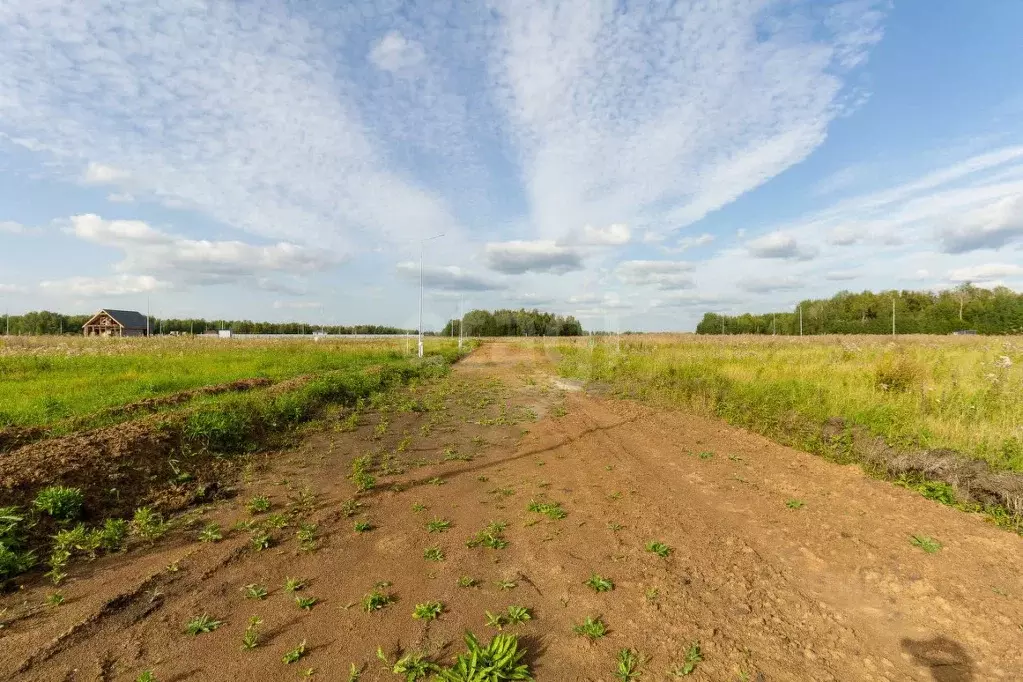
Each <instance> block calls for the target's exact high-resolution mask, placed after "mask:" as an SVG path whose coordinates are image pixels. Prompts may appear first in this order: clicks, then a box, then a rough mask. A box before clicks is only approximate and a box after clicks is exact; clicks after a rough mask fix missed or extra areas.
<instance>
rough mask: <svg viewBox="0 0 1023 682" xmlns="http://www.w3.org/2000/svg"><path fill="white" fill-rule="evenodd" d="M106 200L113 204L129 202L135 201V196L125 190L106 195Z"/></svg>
mask: <svg viewBox="0 0 1023 682" xmlns="http://www.w3.org/2000/svg"><path fill="white" fill-rule="evenodd" d="M107 201H109V202H111V203H114V204H130V203H133V202H134V201H135V197H134V196H132V195H131V194H129V193H127V192H114V193H113V194H108V195H107Z"/></svg>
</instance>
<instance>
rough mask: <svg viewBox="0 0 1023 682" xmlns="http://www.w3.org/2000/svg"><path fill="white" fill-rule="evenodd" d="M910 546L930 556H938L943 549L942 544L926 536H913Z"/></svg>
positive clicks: (910, 539)
mask: <svg viewBox="0 0 1023 682" xmlns="http://www.w3.org/2000/svg"><path fill="white" fill-rule="evenodd" d="M909 544H911V545H913V546H914V547H919V548H920V549H922V550H923V551H925V552H927V553H928V554H936V553H937V552H938V551H939V550H940V549H941V543H940V542H938V541H937V540H935V539H934V538H932V537H928V536H926V535H911V536H910V537H909Z"/></svg>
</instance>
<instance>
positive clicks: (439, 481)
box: [427, 476, 447, 485]
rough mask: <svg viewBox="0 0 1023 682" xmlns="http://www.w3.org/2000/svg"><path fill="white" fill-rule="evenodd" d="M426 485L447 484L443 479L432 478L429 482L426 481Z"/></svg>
mask: <svg viewBox="0 0 1023 682" xmlns="http://www.w3.org/2000/svg"><path fill="white" fill-rule="evenodd" d="M427 483H429V484H430V485H444V484H445V483H447V481H445V480H444V479H443V478H441V477H439V476H434V477H433V478H431V479H430V480H429V481H427Z"/></svg>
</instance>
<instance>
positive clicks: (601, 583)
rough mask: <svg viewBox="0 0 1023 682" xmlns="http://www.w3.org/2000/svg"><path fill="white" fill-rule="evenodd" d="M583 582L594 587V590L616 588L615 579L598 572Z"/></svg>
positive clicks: (602, 590)
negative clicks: (600, 574)
mask: <svg viewBox="0 0 1023 682" xmlns="http://www.w3.org/2000/svg"><path fill="white" fill-rule="evenodd" d="M583 584H584V585H586V586H587V587H589V588H592V589H593V591H594V592H610V591H611V590H613V589H614V588H615V584H614V581H613V580H611V579H610V578H605V577H603V576H599V575H597V574H596V573H594V574H592V575H591V576H590V579H589V580H587V581H586V582H585V583H583Z"/></svg>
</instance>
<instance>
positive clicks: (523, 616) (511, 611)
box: [505, 606, 533, 625]
mask: <svg viewBox="0 0 1023 682" xmlns="http://www.w3.org/2000/svg"><path fill="white" fill-rule="evenodd" d="M505 617H506V618H507V619H508V623H509V624H510V625H518V624H520V623H525V622H526V621H527V620H533V614H532V613H530V611H529V609H528V608H526V607H525V606H509V607H508V613H507V615H506V616H505Z"/></svg>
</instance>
